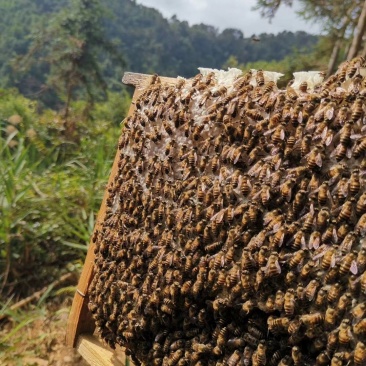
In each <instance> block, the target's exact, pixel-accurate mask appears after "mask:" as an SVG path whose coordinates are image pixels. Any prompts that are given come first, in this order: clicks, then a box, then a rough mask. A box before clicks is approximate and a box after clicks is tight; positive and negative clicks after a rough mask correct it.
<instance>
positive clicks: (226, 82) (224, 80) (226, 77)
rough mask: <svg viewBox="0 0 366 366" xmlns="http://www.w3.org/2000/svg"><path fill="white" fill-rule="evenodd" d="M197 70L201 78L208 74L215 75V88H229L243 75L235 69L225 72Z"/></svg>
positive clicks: (203, 68) (205, 69) (207, 69)
mask: <svg viewBox="0 0 366 366" xmlns="http://www.w3.org/2000/svg"><path fill="white" fill-rule="evenodd" d="M198 70H199V71H200V73H201V74H202V75H203V76H206V75H208V74H209V73H210V72H214V73H215V79H216V82H217V86H218V87H219V86H226V87H229V86H231V85H232V84H233V83H234V81H235V80H236V79H237V78H238V77H239V76H241V75H243V71H241V70H239V69H236V68H230V67H229V69H228V70H227V71H225V70H218V69H209V68H205V67H199V68H198Z"/></svg>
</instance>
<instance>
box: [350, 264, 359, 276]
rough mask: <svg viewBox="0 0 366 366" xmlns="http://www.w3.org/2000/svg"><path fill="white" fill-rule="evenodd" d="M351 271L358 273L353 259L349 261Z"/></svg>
mask: <svg viewBox="0 0 366 366" xmlns="http://www.w3.org/2000/svg"><path fill="white" fill-rule="evenodd" d="M349 270H350V271H351V273H352V274H354V275H356V274H357V273H358V267H357V262H356V261H355V260H353V261H352V263H351V267H350V269H349Z"/></svg>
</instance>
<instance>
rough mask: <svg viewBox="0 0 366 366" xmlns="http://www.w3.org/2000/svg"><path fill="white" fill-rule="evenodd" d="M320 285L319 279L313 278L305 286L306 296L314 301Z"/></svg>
mask: <svg viewBox="0 0 366 366" xmlns="http://www.w3.org/2000/svg"><path fill="white" fill-rule="evenodd" d="M319 285H320V283H319V280H317V279H314V280H311V281H310V282H309V283H308V285H307V286H306V287H305V297H306V298H307V299H308V300H309V301H312V300H313V299H314V297H315V294H316V291H317V289H318V287H319Z"/></svg>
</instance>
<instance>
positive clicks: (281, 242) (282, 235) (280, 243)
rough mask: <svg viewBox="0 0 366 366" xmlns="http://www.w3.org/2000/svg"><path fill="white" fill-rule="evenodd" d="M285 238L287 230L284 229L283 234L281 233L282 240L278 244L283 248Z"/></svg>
mask: <svg viewBox="0 0 366 366" xmlns="http://www.w3.org/2000/svg"><path fill="white" fill-rule="evenodd" d="M284 239H285V232H284V231H283V232H282V234H281V237H280V240H279V243H278V246H279V247H280V248H281V247H282V244H283V240H284Z"/></svg>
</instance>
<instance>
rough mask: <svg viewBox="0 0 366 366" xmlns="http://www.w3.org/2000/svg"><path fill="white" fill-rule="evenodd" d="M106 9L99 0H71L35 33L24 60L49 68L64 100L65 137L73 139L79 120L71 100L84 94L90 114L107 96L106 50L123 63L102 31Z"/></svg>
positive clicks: (52, 83) (51, 81)
mask: <svg viewBox="0 0 366 366" xmlns="http://www.w3.org/2000/svg"><path fill="white" fill-rule="evenodd" d="M103 13H104V12H103V8H102V6H101V4H100V2H99V0H71V2H70V4H69V6H68V7H66V8H63V9H62V10H61V11H60V12H59V13H57V14H56V15H55V16H54V17H53V18H52V19H51V21H50V22H49V25H48V26H46V27H45V28H43V29H40V30H38V31H37V32H35V33H34V34H33V42H32V44H31V46H30V49H29V51H28V53H27V54H26V55H25V56H24V57H23V58H22V59H21V63H24V64H32V63H34V62H38V58H40V60H41V61H42V62H44V63H46V64H47V65H48V66H49V68H50V73H49V77H48V80H47V85H48V87H51V88H54V89H55V90H56V91H57V92H58V93H59V95H61V96H62V97H63V99H64V121H65V122H64V123H65V136H66V138H68V139H72V138H73V136H74V134H75V130H76V123H75V121H74V120H73V119H71V118H69V111H70V103H71V101H72V100H73V98H75V97H76V96H78V95H80V94H83V95H84V96H85V97H86V100H87V107H86V108H85V111H84V112H85V113H86V114H87V113H88V112H89V110H90V108H91V107H92V106H93V104H94V102H95V100H96V99H97V98H98V97H99V96H103V95H105V92H106V82H105V80H104V78H103V75H102V72H101V69H100V61H101V60H102V59H103V53H102V52H107V53H108V54H110V55H112V56H113V57H114V58H115V59H117V60H118V62H119V63H120V64H123V63H124V61H123V58H122V57H121V55H120V54H119V53H118V52H117V51H116V48H115V47H114V45H113V44H112V43H111V42H109V41H107V39H106V38H105V35H104V30H103Z"/></svg>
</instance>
